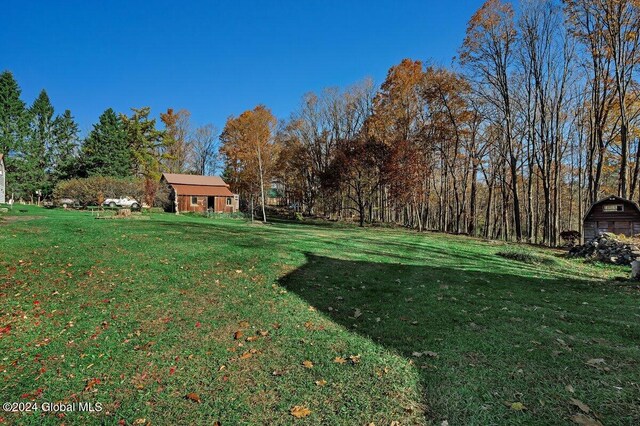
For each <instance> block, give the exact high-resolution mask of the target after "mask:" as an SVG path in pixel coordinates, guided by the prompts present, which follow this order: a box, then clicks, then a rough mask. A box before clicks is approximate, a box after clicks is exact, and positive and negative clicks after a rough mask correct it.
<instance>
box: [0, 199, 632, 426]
mask: <svg viewBox="0 0 640 426" xmlns="http://www.w3.org/2000/svg"><path fill="white" fill-rule="evenodd" d="M28 210H29V211H28V212H26V213H19V212H18V211H17V209H14V212H15V213H12V214H11V215H9V216H7V215H5V217H4V220H2V219H0V402H7V401H15V402H29V401H35V402H39V403H43V402H56V401H62V402H66V403H71V402H79V401H85V402H92V403H96V402H100V403H101V404H102V406H103V410H102V411H101V412H100V413H80V412H73V413H66V414H60V413H43V412H42V411H38V412H31V413H22V414H16V413H6V412H2V411H0V424H12V425H13V424H25V425H36V424H37V425H42V424H44V425H60V424H63V423H64V424H66V425H72V424H108V425H112V424H114V425H117V424H127V425H130V424H152V425H164V424H168V425H169V424H171V425H178V424H179V425H189V424H201V425H213V424H214V423H215V422H216V421H219V422H221V424H222V425H236V424H320V423H322V424H328V425H340V424H344V425H365V424H369V423H370V422H373V423H375V424H376V425H378V426H379V425H390V424H392V423H393V422H398V423H393V424H402V425H405V424H436V425H440V424H441V423H442V421H444V420H447V421H448V423H449V424H450V425H474V424H475V425H489V424H508V425H515V424H526V425H531V424H542V425H549V424H571V423H572V417H573V416H577V415H580V414H582V415H583V417H573V419H575V420H576V421H579V420H580V419H582V420H584V419H585V417H584V416H588V417H590V418H592V419H595V420H599V421H600V422H602V423H603V424H605V425H637V424H640V287H639V286H638V285H637V284H636V283H633V282H629V281H624V280H620V279H619V278H620V277H626V276H627V274H628V271H627V270H626V269H624V268H620V267H608V266H602V265H589V264H585V263H584V262H582V261H580V260H567V259H564V258H560V257H559V255H558V253H559V252H553V251H542V250H536V249H531V250H534V251H537V252H538V253H539V255H540V256H543V257H545V258H546V259H547V261H545V262H543V263H541V264H539V265H532V264H528V263H523V262H519V261H517V260H509V259H505V258H503V257H500V256H497V255H496V253H497V252H499V251H501V250H505V245H504V244H501V243H490V242H484V241H480V240H474V239H471V238H465V237H455V236H449V235H439V234H430V233H425V234H417V233H413V232H409V231H405V230H389V229H358V228H355V227H350V226H339V225H329V224H305V223H301V224H300V223H285V222H282V223H275V224H271V225H260V224H250V223H247V222H245V221H242V220H231V219H206V218H196V217H185V216H180V217H176V216H173V215H164V214H157V215H152V216H151V217H150V218H149V219H148V220H127V219H123V220H96V219H94V218H92V216H91V215H90V214H89V213H85V212H73V211H61V210H42V209H38V208H28ZM616 278H618V279H617V280H616ZM572 398H573V400H572ZM581 403H582V405H583V406H582V408H580V406H581ZM584 405H586V406H588V407H585V406H584ZM294 407H298V408H297V409H294ZM292 409H294V410H293V413H294V414H297V415H298V416H304V417H300V418H297V417H295V416H294V415H292ZM306 409H308V410H309V411H310V413H309V411H307V410H306ZM587 411H588V413H587ZM305 415H306V416H305Z"/></svg>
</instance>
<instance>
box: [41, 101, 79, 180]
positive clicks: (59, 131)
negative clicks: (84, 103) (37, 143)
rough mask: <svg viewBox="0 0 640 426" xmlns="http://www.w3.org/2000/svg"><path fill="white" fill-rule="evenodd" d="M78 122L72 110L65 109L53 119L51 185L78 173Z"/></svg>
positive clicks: (50, 159)
mask: <svg viewBox="0 0 640 426" xmlns="http://www.w3.org/2000/svg"><path fill="white" fill-rule="evenodd" d="M79 131H80V130H79V128H78V124H77V123H76V122H75V120H74V119H73V116H72V115H71V111H69V110H65V112H64V113H63V114H62V115H59V116H57V117H56V118H55V120H53V128H52V136H53V138H52V143H51V146H50V150H49V155H48V161H49V164H50V169H51V173H50V176H49V180H50V181H51V186H52V187H54V186H55V184H56V183H57V182H58V181H60V180H64V179H70V178H72V177H74V176H75V175H76V173H77V161H78V158H77V150H78V133H79Z"/></svg>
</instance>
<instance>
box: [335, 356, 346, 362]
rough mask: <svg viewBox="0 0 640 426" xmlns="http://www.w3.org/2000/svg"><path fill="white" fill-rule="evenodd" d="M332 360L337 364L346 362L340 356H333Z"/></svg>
mask: <svg viewBox="0 0 640 426" xmlns="http://www.w3.org/2000/svg"><path fill="white" fill-rule="evenodd" d="M333 362H337V363H338V364H344V363H346V362H347V360H346V359H344V358H342V357H341V356H337V357H335V359H334V360H333Z"/></svg>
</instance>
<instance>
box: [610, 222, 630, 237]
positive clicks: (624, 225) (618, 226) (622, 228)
mask: <svg viewBox="0 0 640 426" xmlns="http://www.w3.org/2000/svg"><path fill="white" fill-rule="evenodd" d="M613 233H614V234H618V235H619V234H622V235H626V236H627V237H630V236H631V234H632V233H631V223H630V222H629V221H628V220H616V221H615V222H613Z"/></svg>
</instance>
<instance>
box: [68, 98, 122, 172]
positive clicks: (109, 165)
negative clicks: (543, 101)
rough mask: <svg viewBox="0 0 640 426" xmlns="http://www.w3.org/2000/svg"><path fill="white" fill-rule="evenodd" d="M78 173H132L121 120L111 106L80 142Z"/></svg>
mask: <svg viewBox="0 0 640 426" xmlns="http://www.w3.org/2000/svg"><path fill="white" fill-rule="evenodd" d="M79 163H80V164H79V167H80V170H79V174H80V175H81V176H85V177H89V176H114V177H127V176H131V175H132V173H133V156H132V153H131V149H130V147H129V144H128V142H127V137H126V132H125V128H124V124H123V122H122V119H121V118H120V117H119V116H118V115H117V114H116V113H115V111H114V110H113V109H111V108H109V109H107V110H106V111H105V112H103V113H102V115H101V116H100V118H99V122H98V123H97V124H94V125H93V130H91V133H90V134H89V136H88V137H87V138H86V139H85V141H84V144H83V145H82V150H81V153H80V161H79Z"/></svg>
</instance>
